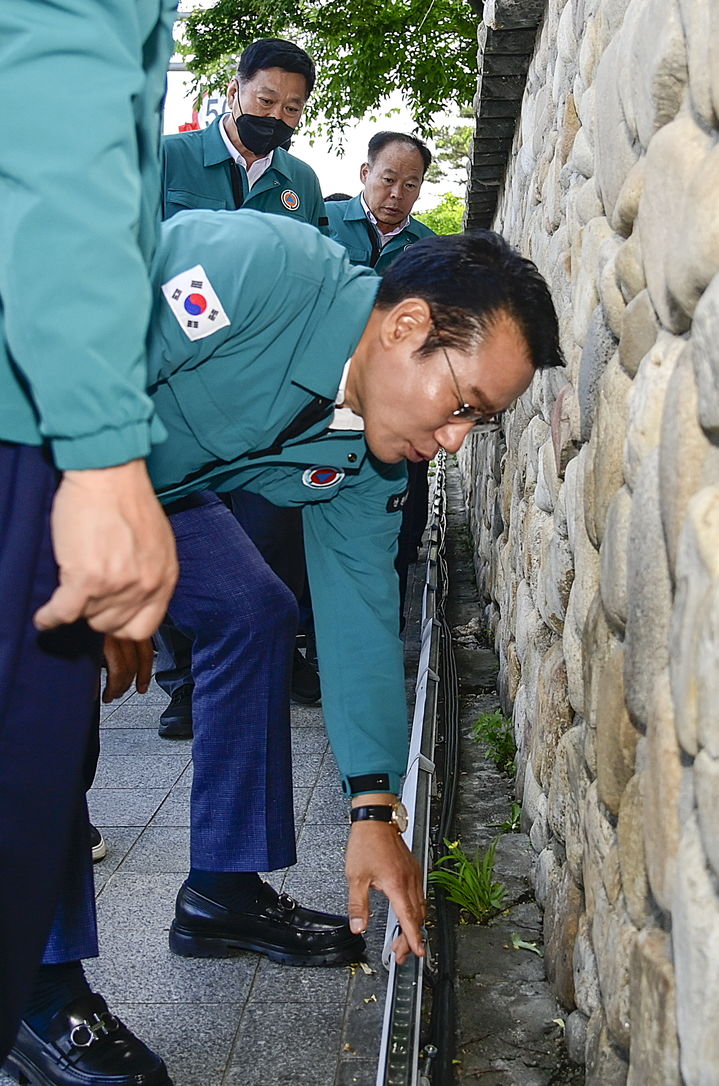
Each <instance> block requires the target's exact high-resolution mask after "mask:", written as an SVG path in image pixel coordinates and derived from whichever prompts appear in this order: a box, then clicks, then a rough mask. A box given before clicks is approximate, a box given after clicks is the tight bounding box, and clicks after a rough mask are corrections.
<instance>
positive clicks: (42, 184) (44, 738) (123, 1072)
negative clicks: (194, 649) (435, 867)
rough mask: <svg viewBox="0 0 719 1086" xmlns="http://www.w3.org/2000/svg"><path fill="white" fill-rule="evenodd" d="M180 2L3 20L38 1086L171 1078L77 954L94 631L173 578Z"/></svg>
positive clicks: (11, 819)
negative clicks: (150, 338) (170, 146)
mask: <svg viewBox="0 0 719 1086" xmlns="http://www.w3.org/2000/svg"><path fill="white" fill-rule="evenodd" d="M174 9H175V3H174V0H173V2H170V0H103V3H102V4H99V3H97V0H61V2H59V3H52V4H48V3H41V2H39V0H12V2H11V3H5V4H2V5H0V91H1V92H2V98H3V101H5V102H6V103H8V102H12V103H13V104H12V108H8V109H6V110H5V116H4V118H3V139H2V147H1V148H0V598H1V599H2V606H3V620H2V638H0V872H1V873H2V879H3V887H4V890H3V894H2V897H1V898H0V1060H2V1058H3V1057H4V1056H5V1054H6V1052H7V1051H8V1049H9V1048H10V1046H11V1044H12V1043H13V1041H14V1040H15V1049H14V1050H13V1056H12V1063H11V1065H10V1069H11V1070H12V1072H13V1073H14V1074H16V1075H17V1076H18V1077H19V1078H20V1079H21V1080H22V1081H23V1082H32V1083H33V1084H34V1083H36V1082H39V1081H41V1082H42V1083H44V1084H45V1086H47V1084H53V1083H56V1082H58V1081H62V1082H63V1083H64V1084H66V1086H67V1084H72V1083H79V1082H82V1083H83V1084H84V1086H99V1084H101V1083H106V1082H107V1081H108V1077H110V1079H111V1081H112V1083H113V1084H114V1086H123V1084H127V1083H130V1082H131V1083H133V1084H134V1086H169V1083H170V1080H169V1078H168V1077H167V1072H166V1069H165V1067H164V1064H163V1063H162V1061H161V1060H160V1059H159V1058H158V1057H157V1056H155V1055H154V1054H153V1053H151V1052H150V1051H149V1050H148V1049H147V1048H146V1047H145V1046H144V1045H143V1044H142V1042H140V1041H139V1040H138V1039H137V1038H135V1037H133V1035H132V1034H131V1033H129V1031H128V1030H126V1029H125V1027H124V1026H122V1024H121V1023H119V1022H118V1020H117V1019H115V1018H114V1017H113V1016H112V1015H110V1014H109V1012H108V1010H107V1007H106V1005H105V1003H104V1000H103V999H102V997H101V996H99V995H96V994H93V993H91V992H90V989H89V987H88V985H87V982H86V980H85V978H84V975H83V972H82V967H81V965H80V959H81V958H82V957H86V956H91V955H93V954H96V953H97V937H96V929H95V916H94V906H93V897H92V870H91V867H90V842H89V831H88V821H87V808H86V805H85V787H86V782H85V776H84V762H85V758H86V754H87V750H88V743H89V742H90V741H91V739H92V734H93V728H95V727H96V712H95V711H94V709H95V702H96V699H97V690H98V670H99V659H100V635H99V633H98V632H97V631H113V632H115V633H117V634H119V635H121V636H124V637H134V638H141V637H146V636H147V635H148V633H150V632H151V631H152V630H153V629H154V628H155V626H156V625H157V623H158V621H159V620H160V618H161V617H162V614H163V613H164V611H165V608H166V606H167V600H168V599H169V597H170V595H171V593H172V590H173V587H174V583H175V579H176V569H177V566H176V561H175V553H174V541H173V539H172V534H171V532H170V531H169V526H168V524H167V520H166V517H165V516H164V514H163V512H162V510H161V508H160V506H159V504H158V503H157V501H156V499H155V496H154V493H153V491H152V487H151V485H150V482H149V478H148V476H147V471H146V468H145V464H144V458H145V457H146V456H147V453H148V452H149V450H150V447H151V445H152V444H153V443H154V442H155V441H158V440H161V439H162V437H163V436H164V430H163V428H162V425H161V424H160V423H159V422H158V421H157V419H156V417H155V414H154V410H153V406H152V402H151V400H150V399H149V398H148V396H147V395H146V392H145V386H146V381H147V372H146V354H145V335H146V330H147V322H148V317H149V313H150V284H149V276H148V269H147V264H148V262H149V260H150V258H151V256H152V252H153V250H154V246H155V239H156V230H157V224H158V221H159V218H158V204H159V135H160V106H161V101H162V96H163V94H164V88H165V74H166V68H167V61H168V58H169V54H170V51H171V41H172V22H173V19H174ZM32 87H42V88H43V95H44V97H45V100H46V102H47V108H46V113H47V110H50V113H49V114H47V123H44V124H43V126H42V132H41V133H40V134H39V136H38V138H34V137H32V136H31V133H32V132H33V129H34V127H35V121H36V117H37V104H36V102H35V101H34V100H33V95H32V92H30V88H32ZM40 631H42V632H40ZM61 890H63V891H64V892H65V893H66V894H69V896H70V898H71V899H73V900H75V899H80V898H82V897H83V895H84V907H83V908H82V909H81V910H80V915H79V917H76V923H75V932H76V935H77V942H76V943H75V944H74V946H73V948H72V950H71V953H70V957H67V956H66V955H65V954H64V953H62V954H58V948H57V946H56V945H55V944H54V943H53V941H52V939H50V941H48V933H49V931H50V927H51V923H52V919H53V913H54V912H55V910H56V906H57V905H58V902H59V899H60V895H61ZM58 926H59V927H62V916H59V917H58V924H56V927H58ZM43 952H44V958H43V964H42V966H41V967H40V969H38V965H39V964H40V961H41V957H42V955H43ZM21 1014H22V1015H23V1022H22V1025H21V1027H20V1033H19V1036H17V1039H16V1035H17V1034H18V1021H19V1018H20V1015H21ZM73 1031H75V1032H74V1033H73ZM110 1035H111V1041H109V1042H108V1037H110ZM73 1037H74V1038H75V1041H78V1040H80V1039H82V1040H83V1041H84V1047H81V1046H80V1045H78V1044H76V1043H75V1042H74V1041H73V1040H72V1038H73ZM96 1037H97V1042H96V1043H95V1038H96ZM90 1041H92V1042H93V1044H92V1045H90V1044H89V1042H90ZM61 1065H62V1066H61ZM63 1068H64V1070H63ZM58 1076H59V1078H58Z"/></svg>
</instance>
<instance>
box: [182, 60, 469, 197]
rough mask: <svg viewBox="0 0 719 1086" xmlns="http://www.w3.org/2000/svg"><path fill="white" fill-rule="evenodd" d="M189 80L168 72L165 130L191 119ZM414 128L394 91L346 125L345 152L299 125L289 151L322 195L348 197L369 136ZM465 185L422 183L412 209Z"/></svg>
mask: <svg viewBox="0 0 719 1086" xmlns="http://www.w3.org/2000/svg"><path fill="white" fill-rule="evenodd" d="M189 79H190V77H189V76H188V74H187V73H186V72H174V71H172V72H168V77H167V99H166V102H165V120H164V130H165V132H166V133H170V132H177V130H178V127H179V126H180V125H181V124H183V123H185V122H189V121H191V120H192V97H191V95H189V94H188V93H187V85H188V84H189ZM213 108H217V109H220V110H221V109H223V108H224V101H223V102H217V103H215V104H214V105H211V106H210V109H213ZM388 110H399V112H398V113H393V114H392V115H389V116H388V115H387V111H388ZM448 119H450V120H451V119H453V118H448V117H447V116H445V115H442V116H439V117H437V118H436V123H437V124H446V123H447V121H448ZM212 120H213V117H212V116H210V117H209V121H210V122H211V121H212ZM206 121H207V115H206V111H205V110H203V111H202V113H201V115H200V123H201V124H202V125H203V127H204V123H203V122H206ZM463 123H465V124H466V123H467V122H466V121H465V122H463ZM413 127H414V125H413V122H412V116H411V114H410V113H409V112H408V110H407V109H406V107H405V106H404V103H403V102H402V98H401V96H400V95H399V94H395V95H393V96H392V97H390V98H388V99H387V104H386V110H385V113H384V115H383V114H382V113H381V112H377V113H376V114H375V117H374V119H372V118H367V119H365V120H362V121H359V122H357V123H356V124H355V125H354V126H348V128H347V130H346V134H345V144H344V155H340V154H338V153H337V151H336V150H334V149H332V148H331V147H330V145H329V143H327V141H325V140H316V141H315V143H314V145H312V144H311V143H310V141H309V139H308V138H307V136H305V135H303V134H302V131H301V128H300V131H299V132H298V133H297V135H296V136H295V137H294V139H293V140H292V148H291V151H292V154H294V155H297V157H298V158H301V159H303V160H304V161H305V162H308V163H309V165H310V166H311V167H312V169H313V170H314V171H315V173H316V174H317V176H318V177H319V179H320V185H321V188H322V192H323V193H324V195H325V196H328V195H329V194H330V193H331V192H347V193H349V194H350V196H356V195H357V193H358V192H359V191H360V188H361V185H360V180H359V170H360V166H361V165H362V163H363V162H364V161H365V156H366V152H367V143H368V142H369V139H370V136H372V135H373V134H374V133H375V132H377V131H378V130H382V129H391V130H393V131H397V132H412V130H413ZM430 148H431V142H430ZM431 149H432V148H431ZM464 188H465V184H464V179H463V178H460V179H459V180H458V181H456V182H454V183H453V182H452V181H449V180H445V181H441V182H439V184H437V185H430V184H429V183H425V184H424V185H423V186H422V192H421V193H420V196H419V199H418V200H417V203H416V204H415V210H416V211H427V210H428V209H429V208H432V207H435V206H436V204H438V203H439V200H440V198H441V197H442V195H443V194H444V193H445V192H453V193H456V194H457V195H460V196H461V195H463V194H464Z"/></svg>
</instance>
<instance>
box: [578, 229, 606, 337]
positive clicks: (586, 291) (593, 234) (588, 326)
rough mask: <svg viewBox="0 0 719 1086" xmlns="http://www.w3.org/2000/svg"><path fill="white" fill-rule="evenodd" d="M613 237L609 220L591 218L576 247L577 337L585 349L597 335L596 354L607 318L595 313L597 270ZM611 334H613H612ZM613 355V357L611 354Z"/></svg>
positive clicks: (597, 294)
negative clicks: (607, 240)
mask: <svg viewBox="0 0 719 1086" xmlns="http://www.w3.org/2000/svg"><path fill="white" fill-rule="evenodd" d="M611 237H613V231H612V228H611V226H610V225H609V223H608V221H607V220H606V218H605V217H604V216H603V215H601V216H598V217H597V218H596V219H590V221H589V222H588V223H587V225H586V226H584V227H582V230H581V233H580V235H579V239H578V240H577V241H575V242H574V244H573V245H572V273H573V275H572V278H573V281H574V289H573V299H572V328H573V332H574V338H575V339H576V341H577V343H579V344H580V345H581V346H585V345H587V344H588V340H589V336H590V335H593V336H594V338H595V340H597V342H596V343H595V345H594V348H593V349H594V351H595V352H597V351H598V350H599V348H600V347H601V342H602V339H601V338H600V336H601V333H602V325H603V324H604V323H605V322H604V318H600V319H598V318H597V317H596V314H595V309H596V307H597V302H598V300H599V293H598V283H597V268H598V267H599V265H600V250H601V247H602V243H603V242H604V241H606V239H607V238H611ZM600 322H601V323H600ZM595 325H596V327H595ZM608 331H609V329H608ZM609 334H610V335H611V331H609ZM609 353H610V354H611V351H610V352H609ZM607 357H608V356H607Z"/></svg>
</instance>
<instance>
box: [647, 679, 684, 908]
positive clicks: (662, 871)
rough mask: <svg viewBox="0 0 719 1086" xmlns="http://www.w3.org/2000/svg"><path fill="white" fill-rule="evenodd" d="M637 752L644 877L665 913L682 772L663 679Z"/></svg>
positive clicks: (672, 869)
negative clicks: (644, 859) (642, 760)
mask: <svg viewBox="0 0 719 1086" xmlns="http://www.w3.org/2000/svg"><path fill="white" fill-rule="evenodd" d="M641 753H642V758H643V759H644V762H643V771H642V773H641V776H640V791H641V797H642V805H643V808H644V821H643V824H642V826H643V832H644V854H645V858H646V864H647V876H648V878H649V885H650V887H651V891H652V893H653V895H654V897H655V898H656V901H657V903H658V905H659V907H660V908H661V909H663V910H664V911H665V912H666V913H669V912H670V911H671V907H672V898H673V892H674V885H675V871H676V861H677V853H678V850H679V834H680V828H681V810H682V786H683V775H684V770H683V768H682V760H681V753H680V750H679V744H678V742H677V736H676V727H675V716H674V708H673V705H672V699H671V693H670V690H669V684H668V682H667V680H666V677H664V676H661V677H660V678H659V680H658V682H657V686H656V695H655V698H654V702H653V706H652V717H651V726H650V728H649V730H648V731H647V735H646V737H645V738H644V739H643V740H642V745H641ZM637 759H638V760H639V754H638V756H637Z"/></svg>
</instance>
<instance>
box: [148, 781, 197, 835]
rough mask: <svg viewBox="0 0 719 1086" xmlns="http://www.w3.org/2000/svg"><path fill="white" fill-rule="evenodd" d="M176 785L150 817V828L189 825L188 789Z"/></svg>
mask: <svg viewBox="0 0 719 1086" xmlns="http://www.w3.org/2000/svg"><path fill="white" fill-rule="evenodd" d="M183 779H184V777H183V778H182V779H181V781H180V783H179V784H176V785H175V786H174V788H173V789H172V791H171V792H169V793H168V795H167V796H166V798H165V799H164V801H163V802H162V804H161V805H160V807H159V808H158V809H157V812H156V813H155V814H154V815H153V817H152V822H151V823H150V825H152V826H183V827H184V826H189V825H190V788H189V787H187V786H186V785H184V784H183V783H182V780H183Z"/></svg>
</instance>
